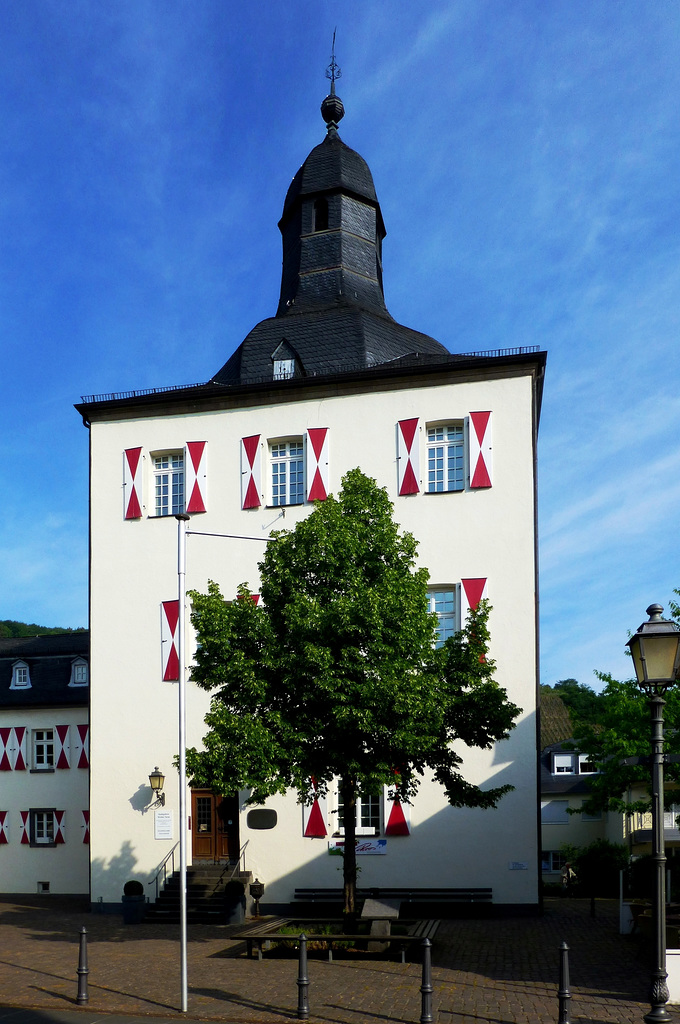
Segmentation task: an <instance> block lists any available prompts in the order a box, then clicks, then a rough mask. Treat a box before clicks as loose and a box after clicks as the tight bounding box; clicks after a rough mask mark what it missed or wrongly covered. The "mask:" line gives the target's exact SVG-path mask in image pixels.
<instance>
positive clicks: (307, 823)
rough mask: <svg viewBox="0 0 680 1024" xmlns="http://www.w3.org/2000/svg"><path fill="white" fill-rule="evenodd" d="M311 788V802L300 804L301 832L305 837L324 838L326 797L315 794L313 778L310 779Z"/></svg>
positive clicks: (325, 831)
mask: <svg viewBox="0 0 680 1024" xmlns="http://www.w3.org/2000/svg"><path fill="white" fill-rule="evenodd" d="M312 788H313V790H314V801H313V803H311V804H303V805H302V834H303V836H304V837H305V839H325V838H326V836H327V835H328V828H327V826H326V822H327V820H328V808H327V801H326V797H322V796H318V795H317V792H316V783H315V782H314V780H312Z"/></svg>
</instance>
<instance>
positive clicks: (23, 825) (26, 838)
mask: <svg viewBox="0 0 680 1024" xmlns="http://www.w3.org/2000/svg"><path fill="white" fill-rule="evenodd" d="M30 816H31V812H30V811H19V822H20V826H19V827H20V831H21V840H20V841H21V842H22V843H24V844H25V845H26V846H29V845H30V842H31V837H30V835H29V829H28V819H29V818H30Z"/></svg>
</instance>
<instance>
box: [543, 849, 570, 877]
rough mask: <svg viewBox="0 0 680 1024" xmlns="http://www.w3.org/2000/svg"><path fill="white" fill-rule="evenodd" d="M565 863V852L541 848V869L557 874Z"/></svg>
mask: <svg viewBox="0 0 680 1024" xmlns="http://www.w3.org/2000/svg"><path fill="white" fill-rule="evenodd" d="M566 863H567V854H566V853H562V851H561V850H541V870H542V871H547V872H550V873H551V874H558V873H559V872H561V871H562V868H563V867H564V865H565V864H566Z"/></svg>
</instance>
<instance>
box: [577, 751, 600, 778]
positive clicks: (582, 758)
mask: <svg viewBox="0 0 680 1024" xmlns="http://www.w3.org/2000/svg"><path fill="white" fill-rule="evenodd" d="M591 764H593V762H592V761H591V760H590V755H589V754H579V755H578V773H579V775H597V774H598V769H597V768H596V767H594V766H593V767H592V768H588V765H591Z"/></svg>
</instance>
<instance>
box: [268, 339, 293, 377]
mask: <svg viewBox="0 0 680 1024" xmlns="http://www.w3.org/2000/svg"><path fill="white" fill-rule="evenodd" d="M272 363H273V364H274V380H290V378H291V377H294V376H295V374H296V371H297V368H298V363H297V359H296V358H295V350H294V349H293V348H292V347H291V346H290V345H289V344H288V342H287V341H286V339H285V338H284V339H283V341H282V342H281V343H280V344H279V345H277V346H276V348H275V349H274V351H273V352H272Z"/></svg>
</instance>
